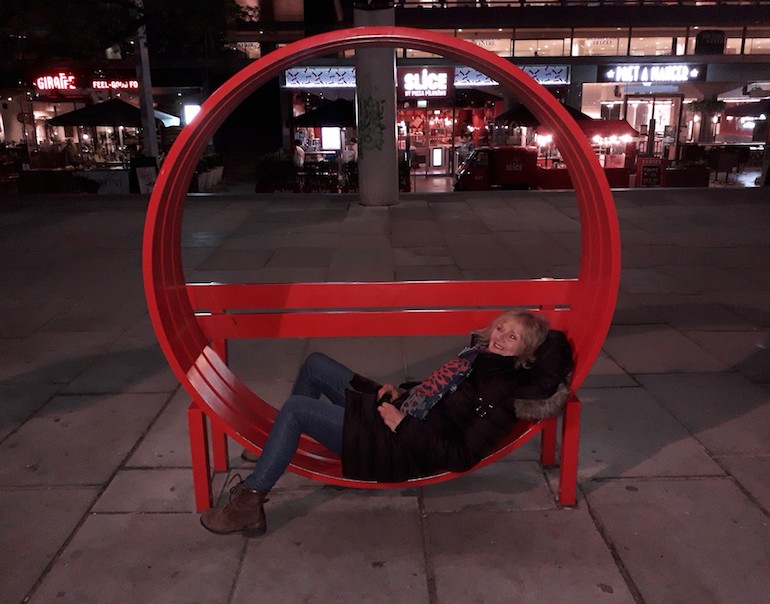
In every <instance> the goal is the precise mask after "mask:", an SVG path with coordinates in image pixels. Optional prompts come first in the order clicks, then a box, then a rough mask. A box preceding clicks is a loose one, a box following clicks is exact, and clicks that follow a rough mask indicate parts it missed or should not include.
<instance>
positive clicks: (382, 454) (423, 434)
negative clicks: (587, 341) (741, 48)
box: [342, 330, 572, 482]
mask: <svg viewBox="0 0 770 604" xmlns="http://www.w3.org/2000/svg"><path fill="white" fill-rule="evenodd" d="M546 344H547V345H548V346H546ZM546 344H544V345H543V347H541V350H542V349H543V348H544V347H545V348H547V349H548V352H547V353H546V354H542V355H538V358H537V359H538V360H537V361H536V363H535V364H534V366H533V367H532V368H531V369H517V368H515V366H514V361H515V359H514V358H513V357H502V356H499V355H496V354H490V353H482V354H480V355H479V356H478V357H477V358H476V360H475V361H474V363H473V370H472V371H471V374H470V375H469V376H468V377H467V378H466V379H465V380H464V381H463V382H461V383H460V385H459V386H458V387H457V389H456V390H455V391H454V392H450V393H448V394H447V395H445V396H444V397H443V398H442V399H441V400H440V401H439V402H438V403H437V404H436V405H435V406H434V407H433V409H431V411H430V412H429V413H428V415H427V417H426V418H425V419H424V420H420V419H417V418H415V417H412V416H411V415H407V416H406V417H405V418H404V419H403V420H402V421H401V423H400V424H399V425H398V428H397V429H396V432H395V433H394V432H392V431H391V430H390V429H389V428H388V427H387V426H386V425H385V423H384V422H383V421H382V418H381V417H380V415H379V412H378V411H377V407H378V402H377V400H376V397H377V390H378V389H379V387H380V385H379V384H377V383H376V382H373V381H371V380H368V379H367V378H361V377H359V376H357V378H356V379H354V380H353V382H351V385H352V387H353V388H355V390H348V392H347V402H346V406H345V421H344V427H343V451H342V472H343V474H344V475H345V476H346V477H348V478H353V479H357V480H372V481H377V482H401V481H404V480H408V479H410V478H417V477H421V476H428V475H430V474H435V473H436V472H439V471H445V470H448V471H452V472H463V471H465V470H469V469H471V468H472V467H473V466H475V465H476V464H477V463H479V462H480V461H481V460H482V459H483V458H484V457H486V456H487V455H489V454H490V453H492V452H493V451H495V450H496V447H497V445H498V444H499V443H500V442H501V441H502V440H503V439H504V438H505V437H506V436H507V435H508V434H510V432H511V430H512V429H513V427H514V425H515V424H516V422H517V417H516V411H515V409H514V401H515V400H516V399H517V398H518V399H522V398H524V399H538V398H547V397H550V396H551V395H552V394H554V392H556V389H557V388H558V386H559V384H560V383H562V382H564V381H566V380H567V375H568V374H569V373H570V372H571V371H572V354H571V349H570V347H569V343H568V342H567V340H566V338H565V337H564V334H562V333H561V332H557V331H554V330H552V331H551V332H550V333H549V337H548V339H547V340H546ZM538 352H540V351H538Z"/></svg>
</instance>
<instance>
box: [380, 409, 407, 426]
mask: <svg viewBox="0 0 770 604" xmlns="http://www.w3.org/2000/svg"><path fill="white" fill-rule="evenodd" d="M377 411H379V412H380V417H381V418H382V421H383V422H385V425H386V426H387V427H388V428H390V431H391V432H395V431H396V428H398V425H399V424H400V423H401V420H402V419H404V417H405V414H404V413H403V411H401V410H399V409H396V407H394V406H393V405H391V404H390V403H382V405H380V406H379V407H377Z"/></svg>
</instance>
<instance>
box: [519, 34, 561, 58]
mask: <svg viewBox="0 0 770 604" xmlns="http://www.w3.org/2000/svg"><path fill="white" fill-rule="evenodd" d="M569 48H570V39H569V38H551V39H547V38H546V39H540V40H516V41H515V42H514V43H513V56H515V57H565V56H569Z"/></svg>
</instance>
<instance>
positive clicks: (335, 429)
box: [243, 352, 354, 491]
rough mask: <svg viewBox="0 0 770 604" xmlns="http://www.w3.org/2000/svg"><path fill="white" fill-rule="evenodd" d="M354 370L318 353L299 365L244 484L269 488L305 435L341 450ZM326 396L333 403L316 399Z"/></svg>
mask: <svg viewBox="0 0 770 604" xmlns="http://www.w3.org/2000/svg"><path fill="white" fill-rule="evenodd" d="M353 375H354V373H353V372H352V371H351V370H350V369H348V368H347V367H345V366H344V365H342V364H341V363H338V362H337V361H335V360H334V359H332V358H331V357H328V356H326V355H325V354H322V353H320V352H314V353H312V354H310V355H309V356H308V357H307V359H305V362H304V363H303V364H302V367H300V370H299V375H298V376H297V380H296V382H295V383H294V387H293V388H292V391H291V396H289V398H288V399H286V402H285V403H284V404H283V407H281V410H280V411H279V412H278V415H277V416H276V418H275V422H274V423H273V427H272V428H271V430H270V434H269V435H268V437H267V441H266V442H265V446H264V448H263V449H262V455H261V456H260V458H259V461H258V462H257V466H256V467H255V468H254V471H253V472H252V473H251V474H249V476H248V477H247V478H246V480H244V481H243V484H244V486H245V487H246V488H248V489H251V490H253V491H269V490H270V489H272V488H273V485H275V483H276V482H277V481H278V479H279V478H280V477H281V476H282V475H283V473H284V472H285V471H286V468H287V467H288V465H289V463H290V462H291V459H292V457H294V453H295V452H296V451H297V446H298V445H299V439H300V436H301V435H302V434H307V435H308V436H309V437H311V438H314V439H315V440H317V441H318V442H320V443H321V444H322V445H324V446H325V447H327V448H328V449H330V450H331V451H334V452H335V453H337V454H340V453H342V424H343V419H344V417H345V389H347V388H349V386H350V380H351V379H352V378H353ZM322 395H323V396H326V398H328V399H329V400H330V401H331V403H332V404H329V403H327V402H325V401H321V400H319V399H320V398H321V396H322Z"/></svg>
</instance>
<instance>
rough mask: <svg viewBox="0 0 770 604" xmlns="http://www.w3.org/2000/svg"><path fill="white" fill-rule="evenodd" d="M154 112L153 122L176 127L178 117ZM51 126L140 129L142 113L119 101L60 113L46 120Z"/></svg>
mask: <svg viewBox="0 0 770 604" xmlns="http://www.w3.org/2000/svg"><path fill="white" fill-rule="evenodd" d="M154 111H155V120H156V121H158V122H160V123H161V124H163V125H164V126H178V125H179V123H180V120H179V118H178V117H176V116H173V115H170V114H168V113H164V112H162V111H158V110H157V109H156V110H154ZM48 124H50V125H51V126H129V127H133V128H141V127H142V112H141V110H140V109H139V107H137V106H136V105H132V104H131V103H127V102H126V101H123V100H121V99H110V100H109V101H104V102H102V103H95V104H94V105H87V106H86V107H83V108H82V109H76V110H75V111H70V112H69V113H62V114H61V115H57V116H56V117H54V118H51V119H50V120H48Z"/></svg>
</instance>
